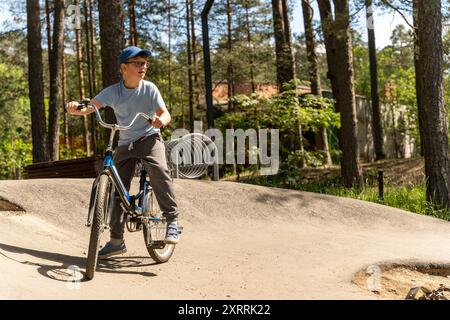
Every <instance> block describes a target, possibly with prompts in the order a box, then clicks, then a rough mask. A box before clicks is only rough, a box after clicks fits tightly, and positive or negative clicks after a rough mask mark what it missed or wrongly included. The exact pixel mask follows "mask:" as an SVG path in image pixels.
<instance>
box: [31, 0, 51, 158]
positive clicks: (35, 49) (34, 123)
mask: <svg viewBox="0 0 450 320" xmlns="http://www.w3.org/2000/svg"><path fill="white" fill-rule="evenodd" d="M39 21H40V7H39V0H27V43H28V48H27V51H28V84H29V93H28V95H29V97H30V108H31V135H32V144H33V162H34V163H36V162H43V161H47V160H48V155H47V143H46V135H45V128H46V118H45V105H44V82H43V67H42V47H41V26H40V23H39Z"/></svg>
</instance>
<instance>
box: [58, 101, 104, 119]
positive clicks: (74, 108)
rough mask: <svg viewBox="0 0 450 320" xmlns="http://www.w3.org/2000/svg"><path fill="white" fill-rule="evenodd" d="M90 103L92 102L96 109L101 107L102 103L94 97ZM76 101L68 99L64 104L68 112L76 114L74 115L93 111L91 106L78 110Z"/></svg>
mask: <svg viewBox="0 0 450 320" xmlns="http://www.w3.org/2000/svg"><path fill="white" fill-rule="evenodd" d="M90 104H93V105H95V106H96V107H97V109H100V108H103V105H102V104H101V103H100V101H98V100H96V99H91V101H90ZM78 105H79V103H78V101H70V102H68V103H67V104H66V110H67V112H68V113H70V114H73V115H76V116H84V115H88V114H90V113H92V112H94V109H92V108H82V109H79V110H78Z"/></svg>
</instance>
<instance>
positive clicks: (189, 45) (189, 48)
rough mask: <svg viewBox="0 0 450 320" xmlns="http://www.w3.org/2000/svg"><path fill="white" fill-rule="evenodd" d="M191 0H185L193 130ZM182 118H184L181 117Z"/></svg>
mask: <svg viewBox="0 0 450 320" xmlns="http://www.w3.org/2000/svg"><path fill="white" fill-rule="evenodd" d="M191 1H192V0H186V37H187V44H186V48H187V60H188V61H187V64H188V90H189V94H188V95H189V128H190V130H191V132H194V94H193V89H192V53H191V35H190V32H191V31H190V9H189V3H190V2H191ZM183 120H184V119H183Z"/></svg>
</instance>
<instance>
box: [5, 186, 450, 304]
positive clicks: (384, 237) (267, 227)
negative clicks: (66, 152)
mask: <svg viewBox="0 0 450 320" xmlns="http://www.w3.org/2000/svg"><path fill="white" fill-rule="evenodd" d="M91 183H92V180H90V179H64V180H63V179H61V180H24V181H0V198H3V199H5V200H8V201H10V202H12V203H14V204H16V205H18V206H20V207H22V208H23V209H24V210H25V211H26V212H22V213H21V212H20V211H7V210H13V208H15V207H7V206H6V205H5V203H6V202H5V201H3V202H0V204H2V203H3V207H4V209H3V210H1V208H0V298H2V299H16V298H19V299H108V298H113V299H205V298H206V299H377V298H379V296H377V295H376V294H373V293H371V292H370V291H368V290H365V288H361V287H359V286H357V285H356V284H354V283H352V278H353V276H354V275H355V274H356V273H357V272H358V271H359V270H362V269H364V268H367V267H368V266H370V265H374V264H379V263H383V262H396V263H415V262H417V263H442V264H445V263H447V264H448V263H449V262H450V223H449V222H445V221H442V220H437V219H433V218H430V217H424V216H419V215H416V214H413V213H407V212H405V211H402V210H398V209H394V208H390V207H386V206H382V205H377V204H374V203H369V202H363V201H357V200H353V199H345V198H337V197H332V196H326V195H319V194H313V193H307V192H297V191H292V190H281V189H275V188H265V187H258V186H252V185H245V184H237V183H232V182H206V181H188V180H176V181H175V191H176V194H177V198H178V200H179V203H180V209H181V212H182V214H183V219H182V224H183V226H184V232H183V238H182V241H181V242H180V243H179V244H178V245H177V248H176V250H175V253H174V256H173V258H172V259H171V260H170V262H169V263H166V264H161V265H155V264H153V262H152V260H151V259H150V257H149V256H148V254H147V252H146V249H145V247H144V242H143V239H142V234H141V233H132V234H130V233H127V234H126V244H127V248H128V253H126V254H125V255H123V256H120V257H118V258H115V259H112V260H109V261H108V262H106V263H102V264H101V266H100V269H99V270H98V272H97V273H96V277H95V279H94V280H93V281H89V282H85V281H81V282H75V283H72V282H68V281H67V280H70V279H71V275H72V274H73V273H72V272H70V271H71V270H75V271H76V270H78V269H77V268H79V270H80V271H81V272H84V263H85V258H86V247H87V243H88V236H89V230H88V228H86V227H84V223H85V220H86V212H87V202H88V199H89V192H90V186H91ZM133 187H136V185H134V186H133ZM104 240H105V237H104V239H103V241H104ZM70 266H72V267H70ZM74 266H78V267H74ZM76 274H77V276H76V277H80V278H81V276H82V274H81V273H80V272H76Z"/></svg>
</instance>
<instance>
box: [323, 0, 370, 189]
mask: <svg viewBox="0 0 450 320" xmlns="http://www.w3.org/2000/svg"><path fill="white" fill-rule="evenodd" d="M318 4H319V10H320V17H321V22H322V30H323V33H324V38H325V48H326V54H327V62H328V77H329V78H330V81H331V87H332V90H333V97H334V99H335V100H336V104H335V106H336V110H337V111H338V112H339V113H340V115H341V130H340V134H339V136H340V137H339V144H340V147H341V150H342V158H341V173H342V177H343V181H344V186H345V187H346V188H351V187H352V186H355V187H357V188H358V189H362V187H363V179H362V171H361V167H360V165H359V154H358V152H359V148H358V139H357V132H356V130H357V120H356V102H355V89H354V82H353V61H352V60H353V57H352V45H351V34H350V17H349V7H348V0H335V1H334V8H335V14H336V17H335V19H333V17H332V14H331V4H330V1H329V0H318Z"/></svg>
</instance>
